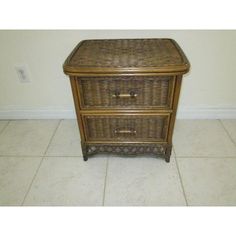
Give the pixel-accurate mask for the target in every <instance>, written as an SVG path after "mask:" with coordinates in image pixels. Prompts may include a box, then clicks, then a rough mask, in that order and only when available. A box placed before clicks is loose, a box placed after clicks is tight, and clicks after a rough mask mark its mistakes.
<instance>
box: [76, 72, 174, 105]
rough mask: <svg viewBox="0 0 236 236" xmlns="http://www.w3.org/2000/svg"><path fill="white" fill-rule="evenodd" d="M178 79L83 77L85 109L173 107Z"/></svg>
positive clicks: (82, 95)
mask: <svg viewBox="0 0 236 236" xmlns="http://www.w3.org/2000/svg"><path fill="white" fill-rule="evenodd" d="M173 82H174V79H173V77H171V76H165V77H164V76H162V77H161V76H159V77H157V76H156V77H117V78H106V77H105V78H91V77H90V78H79V80H78V83H79V88H80V94H81V96H80V99H81V101H80V102H81V107H82V108H84V109H89V108H90V109H94V108H96V109H104V108H113V109H119V108H122V109H130V108H142V109H150V108H158V109H166V108H170V107H171V102H172V92H173Z"/></svg>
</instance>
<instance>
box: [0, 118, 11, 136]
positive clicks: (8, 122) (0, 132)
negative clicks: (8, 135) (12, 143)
mask: <svg viewBox="0 0 236 236" xmlns="http://www.w3.org/2000/svg"><path fill="white" fill-rule="evenodd" d="M10 122H11V121H10V120H8V121H7V124H6V125H5V126H4V127H3V129H2V130H1V131H0V134H2V133H3V131H4V130H5V129H6V128H7V126H8V125H9V124H10Z"/></svg>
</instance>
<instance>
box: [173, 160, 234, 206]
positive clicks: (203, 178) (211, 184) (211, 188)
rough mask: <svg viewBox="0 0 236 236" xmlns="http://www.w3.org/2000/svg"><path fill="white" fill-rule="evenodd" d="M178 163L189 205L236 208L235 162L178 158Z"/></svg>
mask: <svg viewBox="0 0 236 236" xmlns="http://www.w3.org/2000/svg"><path fill="white" fill-rule="evenodd" d="M177 161H178V164H179V169H180V174H181V177H182V181H183V186H184V190H185V194H186V197H187V201H188V204H189V205H195V206H235V205H236V159H234V158H177Z"/></svg>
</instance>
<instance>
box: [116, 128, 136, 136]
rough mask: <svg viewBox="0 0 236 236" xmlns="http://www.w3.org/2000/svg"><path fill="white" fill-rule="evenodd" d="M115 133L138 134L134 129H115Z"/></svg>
mask: <svg viewBox="0 0 236 236" xmlns="http://www.w3.org/2000/svg"><path fill="white" fill-rule="evenodd" d="M115 134H131V135H135V134H136V130H134V129H119V128H118V129H115Z"/></svg>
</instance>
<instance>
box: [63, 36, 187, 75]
mask: <svg viewBox="0 0 236 236" xmlns="http://www.w3.org/2000/svg"><path fill="white" fill-rule="evenodd" d="M189 67H190V64H189V62H188V59H187V58H186V56H185V55H184V53H183V51H182V50H181V48H180V47H179V45H178V44H177V43H176V42H175V41H174V40H172V39H155V38H153V39H109V40H106V39H104V40H99V39H98V40H84V41H82V42H80V43H79V44H78V45H77V47H76V48H75V49H74V50H73V51H72V53H71V54H70V56H69V57H68V58H67V60H66V61H65V63H64V67H63V68H64V71H65V73H66V74H69V75H70V74H71V75H73V74H76V73H91V74H93V73H95V74H99V73H103V74H104V73H176V72H178V73H179V74H184V73H186V72H187V71H188V70H189Z"/></svg>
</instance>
